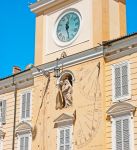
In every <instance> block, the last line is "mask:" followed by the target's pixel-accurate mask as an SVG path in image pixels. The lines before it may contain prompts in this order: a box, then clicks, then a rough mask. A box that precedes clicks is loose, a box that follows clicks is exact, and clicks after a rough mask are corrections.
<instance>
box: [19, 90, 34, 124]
mask: <svg viewBox="0 0 137 150" xmlns="http://www.w3.org/2000/svg"><path fill="white" fill-rule="evenodd" d="M27 93H30V116H29V117H25V118H22V96H23V95H24V94H27ZM25 114H26V112H25ZM31 117H32V90H26V91H24V92H22V93H21V97H20V122H22V121H30V120H31Z"/></svg>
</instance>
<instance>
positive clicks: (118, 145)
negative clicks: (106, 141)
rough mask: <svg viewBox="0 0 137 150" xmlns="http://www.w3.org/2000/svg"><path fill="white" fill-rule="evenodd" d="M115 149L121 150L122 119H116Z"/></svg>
mask: <svg viewBox="0 0 137 150" xmlns="http://www.w3.org/2000/svg"><path fill="white" fill-rule="evenodd" d="M116 150H122V121H121V120H119V121H116Z"/></svg>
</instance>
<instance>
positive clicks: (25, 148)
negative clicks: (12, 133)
mask: <svg viewBox="0 0 137 150" xmlns="http://www.w3.org/2000/svg"><path fill="white" fill-rule="evenodd" d="M30 137H31V136H30V134H24V135H20V136H19V150H31V138H30Z"/></svg>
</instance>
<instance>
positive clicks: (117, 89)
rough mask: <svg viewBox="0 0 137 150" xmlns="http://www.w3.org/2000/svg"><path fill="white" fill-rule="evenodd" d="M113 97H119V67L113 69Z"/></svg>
mask: <svg viewBox="0 0 137 150" xmlns="http://www.w3.org/2000/svg"><path fill="white" fill-rule="evenodd" d="M114 72H115V97H116V98H117V97H120V96H121V71H120V67H116V68H115V71H114Z"/></svg>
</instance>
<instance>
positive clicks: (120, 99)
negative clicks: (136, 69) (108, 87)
mask: <svg viewBox="0 0 137 150" xmlns="http://www.w3.org/2000/svg"><path fill="white" fill-rule="evenodd" d="M124 64H126V65H127V68H128V73H127V76H128V95H126V96H120V97H117V98H116V97H115V68H117V67H120V68H121V67H122V66H123V65H124ZM111 67H112V101H113V102H118V101H126V100H129V99H130V98H131V71H130V62H129V61H123V62H120V63H117V64H113V65H112V66H111Z"/></svg>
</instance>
